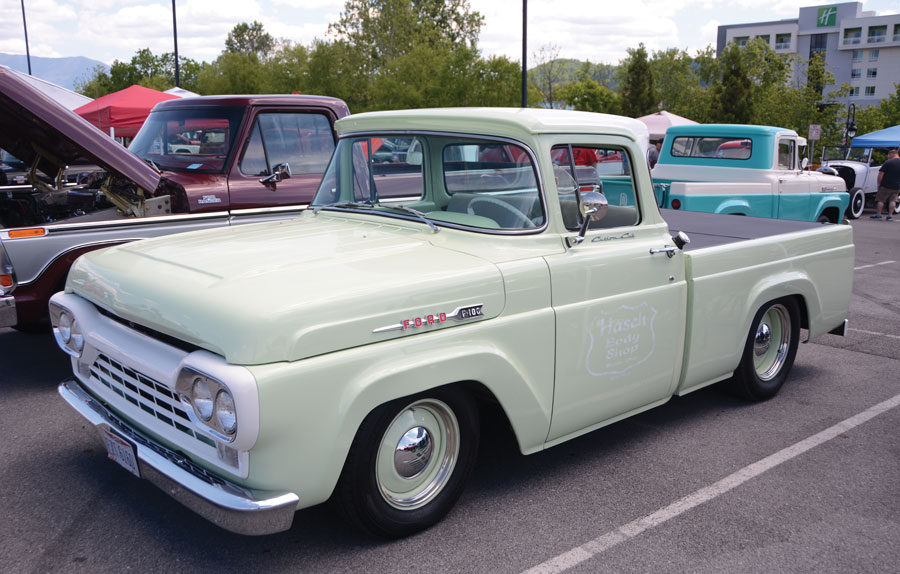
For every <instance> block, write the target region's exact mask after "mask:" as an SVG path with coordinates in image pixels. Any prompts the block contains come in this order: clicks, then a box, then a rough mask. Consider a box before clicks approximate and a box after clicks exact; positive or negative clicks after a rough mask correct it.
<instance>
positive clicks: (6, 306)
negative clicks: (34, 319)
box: [0, 295, 19, 327]
mask: <svg viewBox="0 0 900 574" xmlns="http://www.w3.org/2000/svg"><path fill="white" fill-rule="evenodd" d="M18 322H19V319H18V316H17V315H16V298H15V297H13V296H12V295H10V296H7V297H0V327H12V326H13V325H15V324H16V323H18Z"/></svg>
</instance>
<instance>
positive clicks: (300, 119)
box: [228, 108, 335, 210]
mask: <svg viewBox="0 0 900 574" xmlns="http://www.w3.org/2000/svg"><path fill="white" fill-rule="evenodd" d="M334 119H335V118H334V116H333V115H332V114H331V113H330V112H329V111H328V110H326V109H321V110H314V109H313V110H310V109H308V108H307V109H304V110H289V109H287V110H286V109H277V110H275V109H272V110H270V109H259V110H257V111H256V112H255V113H254V114H253V117H251V118H250V120H251V122H252V123H251V125H250V131H249V132H248V134H247V137H246V138H245V144H244V146H243V148H242V149H241V150H240V154H239V155H238V157H237V159H236V160H235V161H234V163H233V164H232V166H231V172H230V173H229V176H228V190H229V196H230V199H231V209H232V210H235V209H247V208H254V207H270V206H278V205H295V204H298V203H309V202H310V201H311V200H312V198H313V195H314V194H315V193H316V189H317V188H318V187H319V182H320V181H321V180H322V175H323V174H324V173H325V168H326V167H328V160H329V159H331V152H332V151H334V128H333V124H334ZM280 163H287V164H288V165H289V166H290V168H291V174H292V175H291V177H290V178H288V179H284V180H282V181H281V182H279V183H276V184H273V183H269V184H265V183H260V181H259V180H260V179H261V178H263V177H266V176H267V175H270V174H271V173H272V169H273V167H274V166H276V165H278V164H280Z"/></svg>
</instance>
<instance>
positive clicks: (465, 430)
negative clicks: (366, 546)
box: [336, 387, 479, 538]
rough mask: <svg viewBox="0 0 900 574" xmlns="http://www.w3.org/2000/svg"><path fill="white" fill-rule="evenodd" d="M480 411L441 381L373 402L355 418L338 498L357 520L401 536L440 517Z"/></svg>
mask: <svg viewBox="0 0 900 574" xmlns="http://www.w3.org/2000/svg"><path fill="white" fill-rule="evenodd" d="M478 433H479V420H478V411H477V408H476V406H475V404H474V403H473V402H472V400H471V399H470V398H469V397H468V395H466V394H465V393H463V392H462V391H459V390H457V389H453V388H448V387H442V388H438V389H433V390H431V391H427V392H425V393H421V394H419V395H416V396H413V397H409V398H404V399H398V400H395V401H391V402H389V403H386V404H384V405H381V406H379V407H378V408H376V409H375V410H374V411H372V412H371V413H370V414H369V415H368V416H367V417H366V418H365V420H364V421H363V423H362V425H360V428H359V430H358V431H357V433H356V438H355V439H354V441H353V444H352V446H351V447H350V452H349V454H348V455H347V461H346V463H345V464H344V469H343V471H342V472H341V478H340V481H339V482H338V487H337V492H336V500H337V503H338V504H339V506H340V508H341V510H342V512H343V513H344V514H345V515H346V516H347V518H348V519H349V520H350V521H351V522H353V523H354V524H356V525H357V526H358V527H360V528H362V529H363V530H366V531H368V532H370V533H372V534H375V535H378V536H383V537H385V538H401V537H403V536H408V535H410V534H413V533H415V532H418V531H420V530H424V529H426V528H428V527H430V526H432V525H433V524H435V523H436V522H438V521H439V520H440V519H441V518H443V517H444V515H446V514H447V512H449V511H450V509H451V508H452V507H453V505H454V504H455V503H456V501H457V499H458V498H459V496H460V494H462V491H463V488H464V487H465V484H466V481H467V480H468V478H469V475H470V474H471V472H472V468H473V467H474V464H475V458H476V455H477V452H478Z"/></svg>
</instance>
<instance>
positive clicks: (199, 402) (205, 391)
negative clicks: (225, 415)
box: [191, 377, 213, 421]
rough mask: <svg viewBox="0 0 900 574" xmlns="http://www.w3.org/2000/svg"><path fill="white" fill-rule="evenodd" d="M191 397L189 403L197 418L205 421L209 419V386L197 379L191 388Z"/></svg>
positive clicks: (210, 394)
mask: <svg viewBox="0 0 900 574" xmlns="http://www.w3.org/2000/svg"><path fill="white" fill-rule="evenodd" d="M191 395H192V396H191V402H192V403H193V404H194V410H195V411H197V416H199V417H200V418H201V419H203V420H205V421H208V420H209V419H211V418H212V414H213V397H212V392H211V391H210V390H209V384H207V382H206V381H204V380H203V379H201V378H200V377H197V378H196V379H194V384H193V385H192V386H191Z"/></svg>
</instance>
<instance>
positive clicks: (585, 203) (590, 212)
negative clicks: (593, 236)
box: [566, 191, 609, 247]
mask: <svg viewBox="0 0 900 574" xmlns="http://www.w3.org/2000/svg"><path fill="white" fill-rule="evenodd" d="M579 209H581V214H582V215H583V219H584V221H583V222H582V224H581V229H579V230H578V235H576V236H575V237H569V238H567V239H566V242H567V243H568V244H569V247H572V246H574V245H578V244H579V243H581V242H582V241H584V236H585V235H587V230H588V227H589V226H590V225H591V222H592V221H600V220H601V219H603V218H604V217H606V212H607V211H608V210H609V202H608V201H606V196H604V195H603V194H602V193H600V192H598V191H589V192H587V193H582V194H581V198H580V205H579Z"/></svg>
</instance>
